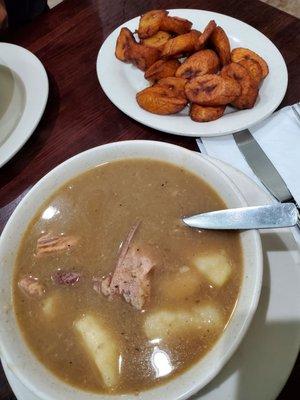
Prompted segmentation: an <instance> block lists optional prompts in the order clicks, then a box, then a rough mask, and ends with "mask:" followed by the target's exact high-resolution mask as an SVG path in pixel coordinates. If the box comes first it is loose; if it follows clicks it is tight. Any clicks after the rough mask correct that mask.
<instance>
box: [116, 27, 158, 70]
mask: <svg viewBox="0 0 300 400" xmlns="http://www.w3.org/2000/svg"><path fill="white" fill-rule="evenodd" d="M115 55H116V57H117V58H118V59H119V60H121V61H125V62H131V63H132V64H134V65H136V66H137V67H138V68H139V69H141V70H142V71H145V70H146V69H147V68H149V67H150V66H151V65H152V64H154V63H155V62H156V61H157V60H158V59H159V57H160V51H159V50H158V49H156V48H154V47H148V46H145V45H143V44H140V43H137V42H136V40H135V38H134V36H133V34H132V33H131V32H130V30H129V29H127V28H122V29H121V32H120V34H119V36H118V39H117V44H116V50H115Z"/></svg>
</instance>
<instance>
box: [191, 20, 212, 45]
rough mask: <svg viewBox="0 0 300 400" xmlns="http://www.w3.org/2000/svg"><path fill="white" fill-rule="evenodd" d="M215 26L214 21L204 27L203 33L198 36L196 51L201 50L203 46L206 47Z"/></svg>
mask: <svg viewBox="0 0 300 400" xmlns="http://www.w3.org/2000/svg"><path fill="white" fill-rule="evenodd" d="M216 26H217V24H216V23H215V21H214V20H211V21H209V23H208V24H207V25H206V27H205V29H204V31H203V33H201V35H200V36H199V39H198V43H197V47H196V50H201V49H203V48H204V46H205V45H206V43H207V41H208V39H209V38H210V36H211V34H212V33H213V31H214V29H215V28H216Z"/></svg>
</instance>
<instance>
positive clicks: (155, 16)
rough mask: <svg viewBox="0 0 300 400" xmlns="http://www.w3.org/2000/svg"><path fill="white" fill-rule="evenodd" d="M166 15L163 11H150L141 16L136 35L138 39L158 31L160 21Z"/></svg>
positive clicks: (166, 12)
mask: <svg viewBox="0 0 300 400" xmlns="http://www.w3.org/2000/svg"><path fill="white" fill-rule="evenodd" d="M166 15H168V11H165V10H152V11H148V12H147V13H146V14H144V15H142V16H141V19H140V23H139V27H138V30H137V33H138V35H139V38H140V39H146V38H148V37H150V36H153V35H155V34H156V33H157V32H158V31H159V30H160V25H161V21H162V19H163V18H164V17H165V16H166Z"/></svg>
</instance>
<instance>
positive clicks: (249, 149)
mask: <svg viewBox="0 0 300 400" xmlns="http://www.w3.org/2000/svg"><path fill="white" fill-rule="evenodd" d="M233 137H234V140H235V142H236V144H237V146H238V148H239V150H240V152H241V153H242V155H243V157H244V159H245V160H246V162H247V163H248V165H249V166H250V168H251V169H252V171H253V172H254V173H255V175H256V176H257V177H258V178H259V179H260V181H261V182H262V184H263V185H264V186H265V187H266V188H267V190H268V191H269V192H270V193H271V194H272V195H273V196H274V197H275V198H276V199H277V200H278V201H279V202H280V203H286V202H292V203H294V204H295V205H296V207H297V209H298V222H297V226H298V228H299V229H300V217H299V205H298V204H297V202H296V200H295V199H294V197H293V195H292V193H291V192H290V191H289V189H288V187H287V185H286V183H285V182H284V180H283V179H282V177H281V175H280V174H279V172H278V171H277V169H276V168H275V167H274V165H273V164H272V162H271V160H270V159H269V158H268V156H267V155H266V153H265V152H264V151H263V149H262V148H261V147H260V145H259V144H258V143H257V141H256V140H255V138H254V137H253V136H252V134H251V132H250V131H249V130H248V129H244V130H243V131H240V132H236V133H234V134H233Z"/></svg>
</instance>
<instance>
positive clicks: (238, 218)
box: [182, 203, 299, 230]
mask: <svg viewBox="0 0 300 400" xmlns="http://www.w3.org/2000/svg"><path fill="white" fill-rule="evenodd" d="M298 218H299V214H298V210H297V207H296V206H295V204H293V203H284V204H282V203H277V204H272V205H268V206H257V207H242V208H232V209H228V210H220V211H212V212H207V213H203V214H197V215H192V216H190V217H184V218H183V219H182V220H183V222H184V223H185V224H186V225H188V226H190V227H192V228H198V229H224V230H225V229H226V230H227V229H266V228H284V227H289V226H294V225H296V224H297V220H298Z"/></svg>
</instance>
